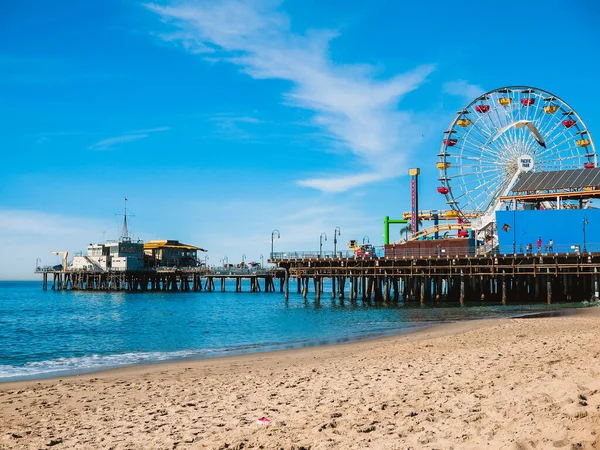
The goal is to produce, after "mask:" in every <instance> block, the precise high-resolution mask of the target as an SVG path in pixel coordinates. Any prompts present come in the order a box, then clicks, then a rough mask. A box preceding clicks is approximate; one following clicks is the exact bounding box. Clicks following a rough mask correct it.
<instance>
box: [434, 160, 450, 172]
mask: <svg viewBox="0 0 600 450" xmlns="http://www.w3.org/2000/svg"><path fill="white" fill-rule="evenodd" d="M436 167H437V168H438V169H440V170H442V169H449V168H450V163H449V162H447V163H443V162H439V163H437V164H436Z"/></svg>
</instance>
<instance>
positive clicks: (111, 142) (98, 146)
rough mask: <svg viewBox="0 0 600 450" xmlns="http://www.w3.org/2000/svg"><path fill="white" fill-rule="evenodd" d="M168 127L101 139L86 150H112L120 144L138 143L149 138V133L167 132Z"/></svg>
mask: <svg viewBox="0 0 600 450" xmlns="http://www.w3.org/2000/svg"><path fill="white" fill-rule="evenodd" d="M169 129H170V128H169V127H156V128H148V129H146V130H135V131H130V132H128V133H127V134H124V135H122V136H116V137H111V138H107V139H102V140H101V141H98V142H96V143H94V144H92V145H90V146H89V147H88V150H93V151H97V152H101V151H106V150H112V149H113V148H114V147H116V146H118V145H120V144H126V143H127V142H134V141H139V140H140V139H146V138H147V137H149V136H150V134H151V133H157V132H161V131H167V130H169Z"/></svg>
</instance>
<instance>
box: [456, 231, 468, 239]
mask: <svg viewBox="0 0 600 450" xmlns="http://www.w3.org/2000/svg"><path fill="white" fill-rule="evenodd" d="M458 237H469V232H468V231H467V230H462V231H459V232H458Z"/></svg>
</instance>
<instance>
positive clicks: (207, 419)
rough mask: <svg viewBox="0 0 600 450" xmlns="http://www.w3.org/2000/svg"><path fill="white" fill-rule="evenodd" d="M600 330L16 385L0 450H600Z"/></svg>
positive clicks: (585, 325)
mask: <svg viewBox="0 0 600 450" xmlns="http://www.w3.org/2000/svg"><path fill="white" fill-rule="evenodd" d="M598 325H600V308H583V309H580V310H576V311H574V314H568V315H562V316H559V317H538V318H520V319H490V320H476V321H467V322H458V323H449V324H442V325H438V326H435V327H429V328H426V329H422V330H420V331H418V332H415V333H411V334H405V335H399V336H398V335H397V336H388V337H383V338H380V339H373V340H369V341H359V342H353V343H348V344H339V345H330V346H323V347H312V348H302V349H294V350H282V351H277V352H270V353H260V354H259V353H255V354H246V355H232V356H228V357H224V358H218V359H205V360H197V361H184V362H175V363H166V364H157V365H151V366H136V367H128V368H120V369H115V370H109V371H104V372H101V373H95V374H87V375H82V376H74V377H68V378H67V377H64V378H60V379H47V380H40V381H21V382H14V383H5V384H2V385H0V420H1V421H2V423H3V428H4V432H3V433H0V448H11V449H28V448H46V447H48V446H55V445H56V446H58V448H74V449H87V448H149V449H155V448H156V449H159V448H161V449H162V448H177V449H197V448H219V449H221V448H222V449H224V448H237V449H238V450H239V449H242V448H260V447H262V448H269V449H270V448H277V449H281V448H284V449H286V450H287V449H289V450H291V449H295V450H298V449H299V448H301V447H304V448H305V449H307V448H311V449H312V450H316V449H328V448H344V449H346V448H350V449H362V448H381V449H397V448H408V447H412V448H456V449H458V448H460V449H479V448H481V446H482V442H485V443H486V444H487V446H488V447H489V448H494V449H504V448H506V449H514V448H519V449H533V448H564V449H571V448H583V449H594V448H598V447H599V446H600V434H597V432H598V430H600V333H598V331H597V330H598ZM262 417H267V418H269V419H270V425H264V424H261V422H260V421H258V420H257V419H259V418H262ZM61 446H62V447H61Z"/></svg>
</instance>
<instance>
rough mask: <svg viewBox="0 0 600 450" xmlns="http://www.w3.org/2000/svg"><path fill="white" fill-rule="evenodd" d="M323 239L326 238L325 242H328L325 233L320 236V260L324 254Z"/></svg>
mask: <svg viewBox="0 0 600 450" xmlns="http://www.w3.org/2000/svg"><path fill="white" fill-rule="evenodd" d="M323 237H325V240H326V241H327V235H326V234H325V233H321V236H319V258H320V257H321V255H322V254H323Z"/></svg>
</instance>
